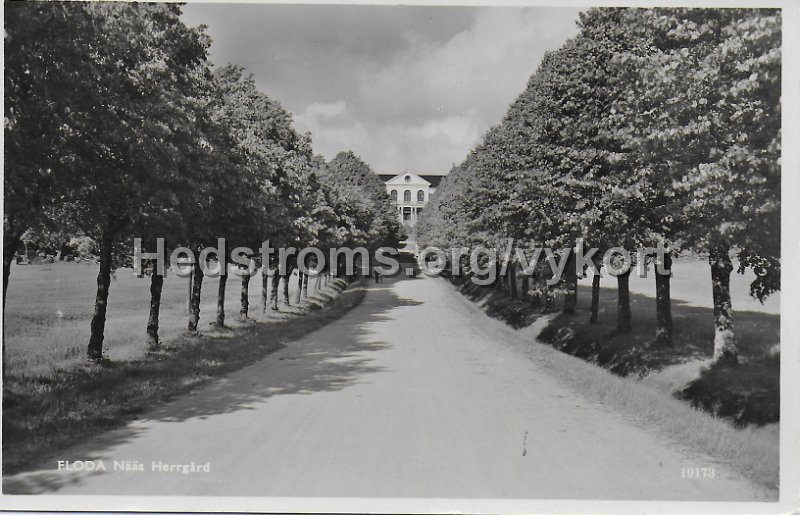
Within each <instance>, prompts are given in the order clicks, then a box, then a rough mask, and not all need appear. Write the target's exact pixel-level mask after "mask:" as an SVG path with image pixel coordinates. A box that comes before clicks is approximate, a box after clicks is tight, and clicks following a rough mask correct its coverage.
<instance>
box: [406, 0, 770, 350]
mask: <svg viewBox="0 0 800 515" xmlns="http://www.w3.org/2000/svg"><path fill="white" fill-rule="evenodd" d="M578 26H579V33H578V35H577V36H575V37H573V38H571V39H570V40H568V41H567V42H566V43H565V44H564V45H563V46H562V47H561V48H559V49H558V50H556V51H553V52H549V53H547V54H546V55H545V57H544V58H543V60H542V62H541V64H540V66H539V68H538V69H537V70H536V72H535V73H534V74H533V76H531V78H530V80H529V82H528V85H527V88H526V89H525V91H523V92H522V94H521V95H520V96H519V97H518V98H517V99H516V100H515V101H514V102H513V103H512V104H511V106H510V107H509V109H508V112H507V113H506V115H505V117H504V118H503V120H502V122H501V123H500V124H499V125H497V126H495V127H492V128H491V129H490V130H489V131H488V132H487V133H486V134H485V135H484V137H483V140H482V142H481V143H480V144H479V145H478V146H477V147H476V148H474V149H473V150H472V151H471V152H470V153H469V155H468V156H467V157H466V159H465V160H464V161H463V162H462V163H461V164H459V165H458V166H455V167H454V168H453V169H452V170H451V171H450V173H449V175H447V177H446V178H445V179H444V180H443V181H442V183H441V184H440V186H439V188H438V189H437V192H436V195H435V196H434V198H433V199H432V200H431V204H430V206H429V208H428V209H426V210H425V213H424V214H423V216H422V220H421V221H420V223H419V225H418V228H417V231H418V237H419V239H420V244H421V245H422V246H424V245H435V246H438V247H440V248H444V249H447V248H456V247H463V246H470V245H472V246H474V245H484V246H489V247H491V246H500V247H502V244H503V241H504V240H505V239H507V238H514V241H515V242H516V244H517V245H518V246H520V247H522V248H533V247H537V246H545V247H554V248H563V249H565V251H564V252H565V255H564V258H566V259H570V258H572V257H573V255H574V250H569V249H570V248H571V247H572V246H573V245H574V244H575V241H576V238H583V241H584V242H585V245H586V246H587V247H594V248H598V249H600V251H601V255H602V252H603V251H604V250H606V249H609V248H611V247H613V246H621V247H624V248H627V249H630V250H633V249H636V248H638V247H647V246H655V245H656V244H657V243H658V242H661V243H662V244H664V245H665V246H668V247H669V248H670V249H671V250H672V255H670V256H667V258H666V259H665V260H664V261H666V262H665V263H663V265H664V268H665V269H666V271H667V273H665V274H656V296H657V299H656V307H657V318H658V329H657V334H655V335H654V341H655V342H657V343H660V344H669V343H671V341H672V316H671V310H670V288H669V282H670V273H669V270H670V268H671V258H672V257H673V256H674V255H677V254H678V253H680V252H682V251H691V252H694V253H696V254H700V255H707V256H708V262H709V265H710V273H711V278H712V284H713V291H712V292H710V293H711V294H712V295H713V302H714V321H715V328H716V335H715V339H714V356H715V358H716V359H719V358H722V357H727V358H734V359H735V358H736V356H737V348H736V339H735V332H734V325H733V311H732V306H731V298H730V289H729V280H730V274H731V272H732V270H733V264H732V257H734V258H736V260H737V261H738V265H739V270H738V271H739V272H743V271H744V270H745V269H746V268H751V269H752V270H753V271H754V272H755V275H756V279H755V280H754V281H753V282H752V284H751V294H752V295H753V296H754V297H756V298H757V299H759V300H763V299H764V298H765V297H766V296H768V295H769V294H771V293H773V292H774V291H776V290H778V289H779V287H780V227H781V226H780V183H781V172H780V154H781V142H780V137H781V98H780V95H781V15H780V11H779V10H769V9H683V8H680V9H678V8H669V9H632V8H598V9H591V10H589V11H587V12H584V13H582V14H581V15H580V19H579V22H578ZM450 265H451V266H452V265H453V263H450ZM460 265H461V269H467V270H468V269H469V263H468V262H466V261H465V262H463V263H460ZM518 268H519V265H518V264H512V266H509V267H508V268H507V270H506V273H505V276H503V277H500V278H499V279H498V281H497V286H498V287H503V288H508V289H509V290H510V294H511V295H512V296H520V297H524V298H526V299H543V301H544V303H545V305H546V306H548V305H549V307H552V302H553V296H554V294H555V293H557V292H558V293H562V294H563V295H564V305H563V311H564V312H565V313H574V311H575V302H576V295H577V286H576V282H577V277H576V275H575V274H569V273H567V274H566V276H565V277H563V278H562V280H561V282H560V283H559V284H558V285H557V286H556V287H554V288H548V287H547V285H546V283H545V282H544V279H546V278H547V277H546V275H547V273H548V268H547V267H546V266H543V267H541V268H540V269H538V270H537V271H535V273H534V274H533V275H532V276H531V278H530V279H529V278H528V277H527V276H526V277H524V278H523V282H522V289H523V291H522V292H521V293H520V292H518V291H517V281H516V279H515V278H514V274H515V272H517V270H518ZM569 269H570V267H569V265H568V267H567V270H569ZM573 270H574V268H573ZM628 279H629V274H628V273H626V274H622V275H619V276H618V277H616V280H617V284H618V299H619V302H618V312H617V331H619V332H627V331H630V330H631V317H630V298H629V292H628ZM599 286H600V277H599V276H595V277H594V280H593V284H592V303H591V315H590V322H596V321H597V317H598V313H597V310H598V298H599Z"/></svg>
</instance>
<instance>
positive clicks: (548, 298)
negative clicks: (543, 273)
mask: <svg viewBox="0 0 800 515" xmlns="http://www.w3.org/2000/svg"><path fill="white" fill-rule="evenodd" d="M554 288H555V286H550V285H549V284H547V282H545V283H544V289H543V290H542V296H543V297H544V312H545V313H550V312H552V311H553V310H554V309H555V305H556V296H555V293H554V292H553V290H554Z"/></svg>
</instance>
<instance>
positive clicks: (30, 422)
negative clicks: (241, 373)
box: [3, 272, 365, 474]
mask: <svg viewBox="0 0 800 515" xmlns="http://www.w3.org/2000/svg"><path fill="white" fill-rule="evenodd" d="M118 273H119V272H118ZM254 282H255V281H254ZM344 288H346V283H345V282H344V281H341V280H333V281H332V282H331V283H330V284H329V287H327V288H323V289H320V291H318V292H315V293H314V294H313V295H311V296H310V298H309V300H308V302H307V303H305V304H304V305H303V306H300V307H294V308H293V309H292V310H291V311H290V312H288V313H287V312H284V313H283V317H282V318H276V317H275V316H274V315H273V314H271V317H269V318H268V317H264V319H263V320H262V322H263V321H266V322H269V323H259V322H255V321H251V322H248V323H239V324H237V326H238V327H236V328H230V329H223V330H215V331H213V332H210V333H206V334H204V335H203V336H202V337H200V338H192V337H187V336H177V337H173V338H171V339H169V340H168V341H166V342H164V345H163V346H162V349H161V350H160V351H159V352H157V353H150V354H146V353H144V351H142V352H139V353H137V354H138V355H137V356H136V357H134V358H132V359H124V360H114V361H111V362H110V363H108V364H106V365H92V364H88V363H85V362H81V361H78V362H71V361H70V360H69V356H67V357H66V358H65V359H62V360H59V359H58V358H59V357H61V356H63V353H62V352H59V349H58V348H57V347H53V346H50V347H48V349H47V350H49V351H50V352H54V355H53V357H54V360H53V361H52V362H51V365H50V366H49V367H45V366H44V364H42V363H38V364H37V366H35V367H25V366H23V367H19V368H18V369H16V370H15V369H14V368H13V364H14V362H10V363H9V376H8V379H7V381H6V383H5V385H4V392H3V471H4V473H6V474H7V473H13V472H16V471H18V470H21V469H23V468H24V467H26V466H32V465H35V461H37V460H42V459H46V458H47V457H48V456H50V455H52V454H53V453H54V452H56V451H57V450H58V449H61V448H64V447H66V446H69V445H71V444H73V443H76V442H78V441H81V440H83V439H85V438H87V437H90V436H91V435H92V434H97V433H98V432H102V431H105V430H108V429H111V428H115V427H119V426H121V425H123V424H124V423H126V422H127V421H129V420H131V419H133V418H135V417H136V415H137V414H139V413H142V412H144V411H146V410H148V409H150V408H152V407H153V406H154V405H157V404H159V403H162V402H165V401H168V400H169V399H171V398H173V397H175V396H176V395H180V394H183V393H186V392H188V391H189V390H191V389H193V388H196V387H198V386H199V385H202V384H205V383H206V382H208V381H209V380H211V379H212V378H214V377H218V376H222V375H224V374H226V373H228V372H230V371H233V370H236V369H239V368H241V367H243V366H246V365H248V364H250V363H253V362H255V361H257V360H259V359H261V358H263V357H265V356H266V355H268V354H269V353H271V352H274V351H275V350H277V349H280V348H282V346H283V345H282V344H283V342H286V341H290V340H293V339H296V338H298V337H300V336H302V335H304V334H307V333H310V332H312V331H314V330H316V329H319V328H320V327H322V326H324V325H325V324H327V323H329V322H330V321H332V320H334V319H336V318H338V317H340V316H341V315H342V314H344V313H345V312H347V311H348V310H349V309H351V308H352V307H353V306H355V305H357V304H358V303H360V302H361V300H362V299H363V297H364V293H365V292H364V290H363V288H362V287H360V286H358V287H351V288H349V289H347V290H344ZM209 290H211V289H209ZM256 290H257V288H256ZM342 290H344V291H343V292H342ZM211 291H214V293H215V292H216V290H211ZM339 292H342V293H341V294H339ZM237 293H238V292H237ZM170 296H172V297H175V296H176V295H175V292H174V291H171V292H169V293H168V295H167V298H170ZM207 296H209V297H211V295H207ZM232 296H233V295H230V297H232ZM236 299H237V301H238V296H237V297H236ZM9 300H11V298H10V299H9ZM254 305H256V306H257V305H258V304H257V303H256V304H254ZM323 306H324V308H323ZM172 308H173V309H175V307H174V304H173V306H172ZM320 308H323V309H320ZM177 309H180V308H177ZM167 312H168V313H169V310H168V311H167ZM299 317H302V318H299ZM184 319H185V317H181V320H182V321H183V320H184ZM12 320H13V318H12ZM17 323H18V322H17ZM132 327H137V328H139V329H141V326H140V325H139V324H136V325H135V326H133V325H132ZM39 330H41V329H39ZM112 334H113V333H112ZM120 337H121V338H123V339H124V338H128V339H132V340H133V341H136V342H138V345H139V346H140V347H143V338H142V337H141V336H140V335H126V334H123V335H121V336H118V338H120ZM12 341H13V340H12ZM51 344H52V341H51ZM39 351H40V352H41V350H39ZM131 352H132V350H131ZM16 363H17V364H20V363H25V362H20V361H17V362H16Z"/></svg>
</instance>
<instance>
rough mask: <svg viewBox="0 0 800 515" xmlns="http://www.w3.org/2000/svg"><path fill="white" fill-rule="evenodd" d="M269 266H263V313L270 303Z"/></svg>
mask: <svg viewBox="0 0 800 515" xmlns="http://www.w3.org/2000/svg"><path fill="white" fill-rule="evenodd" d="M267 272H268V268H267V267H266V266H262V267H261V306H262V311H261V312H262V313H266V312H267V307H268V304H269V275H268V274H267Z"/></svg>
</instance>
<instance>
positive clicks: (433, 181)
mask: <svg viewBox="0 0 800 515" xmlns="http://www.w3.org/2000/svg"><path fill="white" fill-rule="evenodd" d="M407 173H408V175H411V176H412V180H413V177H419V178H420V179H422V180H423V181H427V182H428V184H429V185H430V187H431V188H436V187H438V186H439V183H440V182H442V177H445V176H444V175H430V174H424V175H423V174H414V173H409V172H403V173H401V174H397V175H394V174H388V173H382V174H378V177H380V178H381V180H382V181H383V182H385V183H387V184H389V183H390V182H389V181H392V180H393V179H396V178H398V177H399V178H400V181H399V182H392V183H391V184H404V183H405V180H404V179H403V177H405V175H406V174H407ZM418 184H419V183H418Z"/></svg>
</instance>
